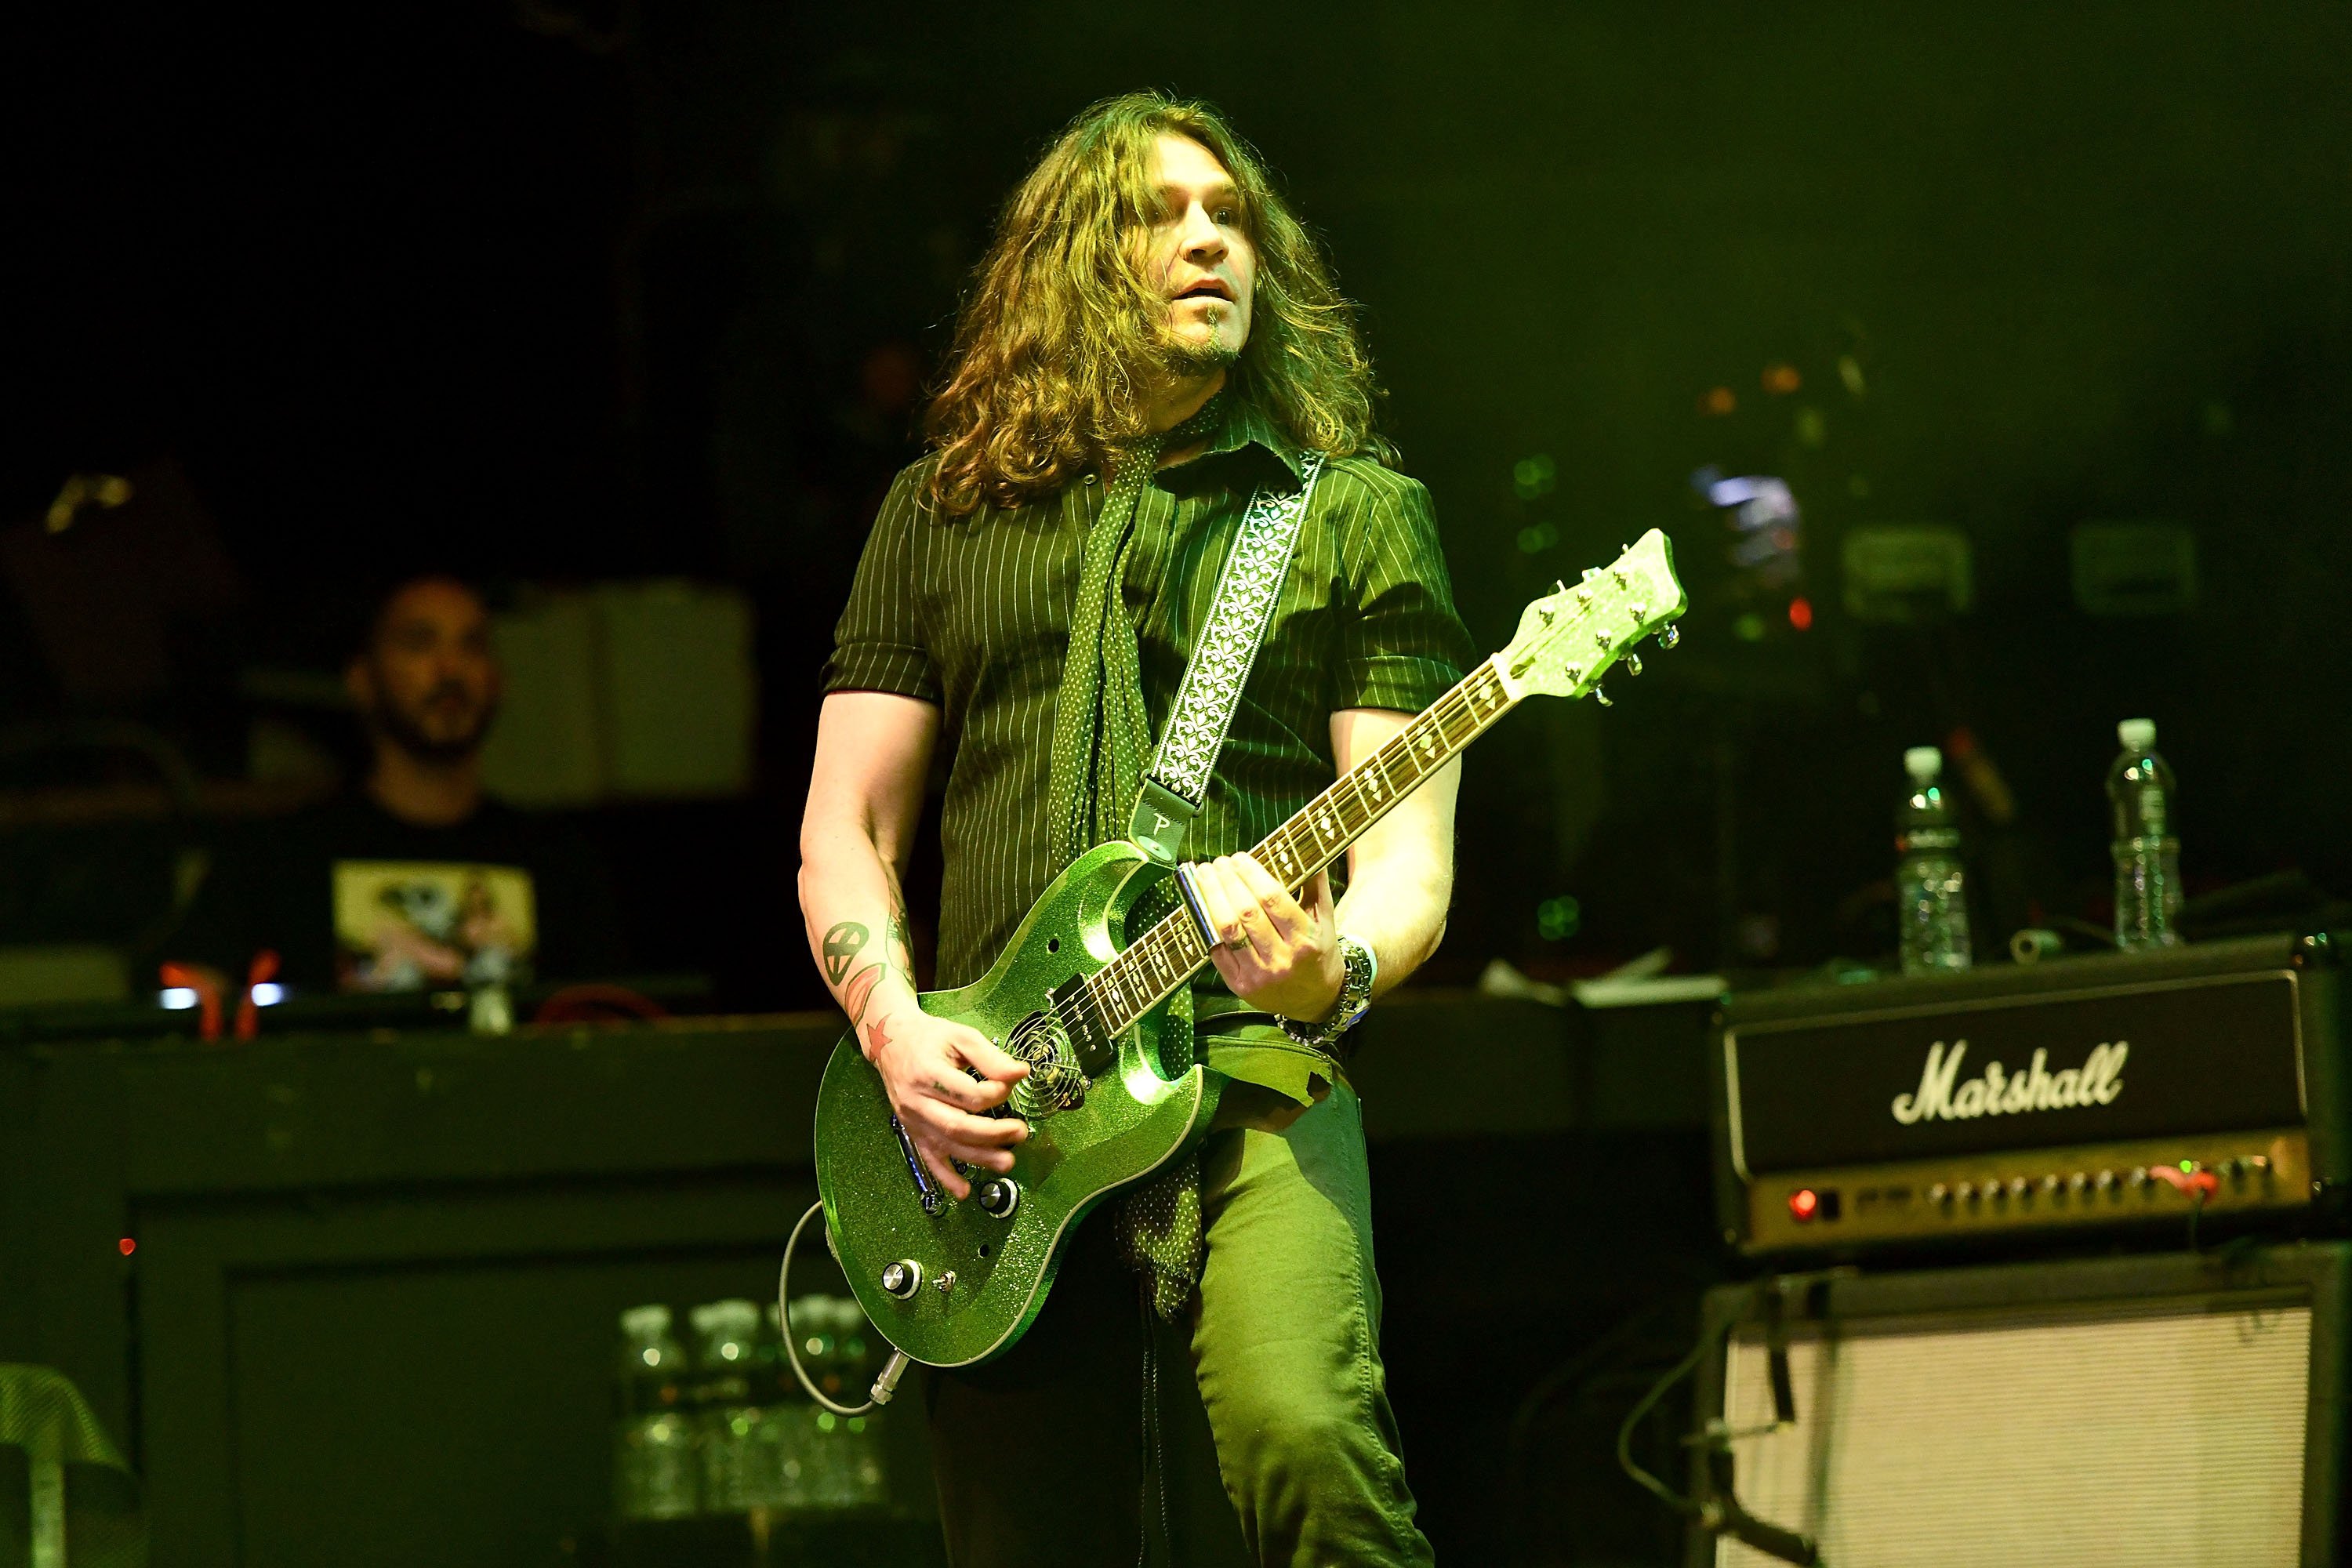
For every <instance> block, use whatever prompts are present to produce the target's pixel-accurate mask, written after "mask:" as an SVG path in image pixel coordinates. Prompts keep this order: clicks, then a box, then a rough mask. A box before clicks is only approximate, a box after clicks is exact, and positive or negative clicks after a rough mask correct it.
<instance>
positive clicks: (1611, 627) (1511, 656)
mask: <svg viewBox="0 0 2352 1568" xmlns="http://www.w3.org/2000/svg"><path fill="white" fill-rule="evenodd" d="M1688 603H1689V601H1688V600H1686V599H1685V597H1684V596H1683V585H1682V584H1681V583H1680V582H1678V581H1676V580H1675V552H1674V547H1673V546H1672V545H1670V544H1668V543H1667V542H1666V536H1665V535H1664V534H1663V533H1661V532H1659V531H1657V530H1656V529H1652V530H1650V531H1649V532H1647V533H1645V534H1643V535H1642V537H1641V538H1640V539H1638V540H1636V541H1635V542H1633V546H1632V548H1630V549H1628V550H1627V551H1626V552H1624V553H1623V554H1622V555H1620V556H1618V557H1617V559H1616V560H1615V561H1614V562H1613V563H1611V564H1610V565H1608V566H1604V567H1600V568H1596V569H1593V570H1591V571H1588V572H1586V573H1585V574H1584V580H1583V581H1582V582H1580V583H1578V584H1574V585H1572V586H1571V585H1569V584H1561V585H1560V586H1559V589H1558V590H1557V591H1556V592H1553V593H1550V594H1547V595H1544V596H1543V597H1542V598H1540V599H1538V600H1537V601H1535V603H1533V604H1531V605H1528V608H1527V613H1526V614H1525V615H1523V616H1520V617H1519V630H1518V635H1517V636H1516V637H1512V638H1511V646H1510V647H1507V648H1505V649H1504V650H1503V651H1502V652H1501V653H1499V654H1497V655H1496V656H1495V658H1496V664H1497V665H1498V666H1499V667H1500V668H1501V670H1502V672H1503V683H1504V686H1505V687H1506V689H1508V690H1509V692H1510V694H1511V696H1512V697H1513V699H1515V700H1516V699H1517V698H1521V697H1526V696H1531V695H1534V694H1537V693H1540V694H1542V695H1544V696H1547V697H1581V696H1583V695H1584V694H1585V693H1586V692H1588V691H1593V692H1597V691H1599V689H1600V687H1601V677H1602V676H1604V675H1606V674H1608V673H1609V669H1610V667H1611V666H1612V665H1614V664H1616V663H1617V662H1618V661H1619V660H1621V659H1628V658H1631V656H1632V654H1633V645H1634V644H1635V643H1638V642H1640V641H1641V640H1642V639H1643V637H1648V636H1650V635H1651V634H1652V633H1654V632H1655V633H1659V634H1660V636H1659V638H1658V641H1659V646H1661V647H1674V645H1675V636H1676V634H1675V629H1674V625H1673V623H1674V620H1675V616H1679V615H1681V614H1682V613H1683V611H1684V609H1685V607H1686V606H1687V605H1688ZM1630 668H1632V669H1633V671H1634V673H1636V674H1638V673H1640V671H1641V668H1642V667H1641V664H1640V661H1639V660H1638V659H1634V660H1633V661H1632V663H1631V665H1630ZM1601 701H1602V702H1603V703H1606V702H1607V701H1608V699H1607V698H1606V697H1602V698H1601Z"/></svg>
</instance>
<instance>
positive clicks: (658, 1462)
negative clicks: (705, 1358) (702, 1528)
mask: <svg viewBox="0 0 2352 1568" xmlns="http://www.w3.org/2000/svg"><path fill="white" fill-rule="evenodd" d="M620 1373H621V1377H620V1391H619V1392H620V1412H619V1415H618V1416H617V1417H616V1418H615V1420H614V1432H613V1511H614V1513H616V1514H618V1515H619V1516H620V1517H621V1518H623V1519H684V1518H686V1517H688V1515H690V1514H692V1513H693V1512H694V1511H695V1510H697V1509H698V1507H699V1506H700V1504H701V1491H700V1488H699V1487H698V1485H697V1479H698V1478H697V1475H696V1466H695V1456H694V1432H693V1428H692V1426H691V1424H690V1423H689V1422H688V1419H687V1413H686V1411H685V1410H684V1409H683V1408H682V1406H683V1405H684V1403H685V1399H686V1377H687V1367H686V1352H685V1351H684V1350H683V1349H681V1348H680V1347H679V1345H678V1342H677V1341H676V1340H675V1339H673V1338H671V1337H670V1331H669V1309H668V1308H667V1307H662V1306H651V1307H632V1308H630V1309H629V1310H627V1311H625V1312H624V1313H622V1314H621V1362H620Z"/></svg>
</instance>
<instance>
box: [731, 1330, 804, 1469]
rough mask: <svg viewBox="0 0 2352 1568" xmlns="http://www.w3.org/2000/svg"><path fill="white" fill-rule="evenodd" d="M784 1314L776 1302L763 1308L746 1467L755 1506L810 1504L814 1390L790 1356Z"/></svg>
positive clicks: (752, 1382)
mask: <svg viewBox="0 0 2352 1568" xmlns="http://www.w3.org/2000/svg"><path fill="white" fill-rule="evenodd" d="M782 1337H783V1336H782V1320H781V1318H780V1317H779V1315H778V1313H777V1311H776V1303H774V1302H773V1301H770V1302H768V1303H766V1304H765V1306H763V1307H762V1308H761V1323H760V1343H759V1350H758V1352H757V1354H756V1356H755V1357H754V1359H753V1363H752V1370H751V1394H752V1397H753V1399H754V1400H755V1401H756V1402H757V1404H758V1405H759V1407H760V1418H759V1420H758V1421H757V1422H756V1423H755V1424H754V1425H753V1426H752V1428H751V1437H750V1439H749V1442H750V1452H749V1454H748V1455H747V1456H746V1458H745V1468H746V1469H747V1470H748V1471H749V1472H750V1486H751V1492H752V1494H753V1498H754V1502H753V1506H754V1507H759V1508H772V1509H782V1510H786V1511H791V1510H797V1509H803V1508H806V1507H807V1506H808V1487H807V1484H806V1481H805V1479H804V1477H803V1471H804V1470H805V1468H806V1459H805V1457H804V1456H805V1455H806V1452H807V1449H808V1433H809V1430H810V1427H811V1426H812V1424H813V1423H812V1420H811V1416H810V1414H809V1412H810V1408H811V1406H810V1405H809V1400H808V1395H807V1394H804V1393H803V1392H802V1391H801V1385H800V1383H799V1381H798V1380H797V1379H795V1378H794V1377H793V1369H792V1368H791V1367H790V1366H789V1365H787V1364H786V1363H785V1362H784V1355H783V1344H782Z"/></svg>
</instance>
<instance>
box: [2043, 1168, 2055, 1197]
mask: <svg viewBox="0 0 2352 1568" xmlns="http://www.w3.org/2000/svg"><path fill="white" fill-rule="evenodd" d="M2041 1186H2042V1196H2043V1197H2046V1198H2054V1197H2056V1196H2057V1195H2058V1187H2059V1182H2058V1173H2057V1172H2055V1171H2053V1172H2051V1173H2049V1174H2048V1175H2046V1176H2044V1177H2042V1182H2041Z"/></svg>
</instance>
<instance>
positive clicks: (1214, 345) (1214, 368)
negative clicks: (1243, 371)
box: [1160, 338, 1242, 381]
mask: <svg viewBox="0 0 2352 1568" xmlns="http://www.w3.org/2000/svg"><path fill="white" fill-rule="evenodd" d="M1241 357H1242V351H1241V350H1239V349H1234V348H1227V347H1226V346H1225V345H1224V344H1223V343H1221V342H1217V341H1216V340H1215V339H1213V338H1212V339H1211V340H1210V341H1209V342H1205V343H1196V342H1186V341H1184V340H1181V339H1179V340H1178V341H1176V342H1171V343H1170V344H1168V346H1167V347H1166V348H1165V349H1163V350H1162V351H1161V352H1160V368H1161V369H1163V370H1165V371H1166V372H1167V373H1168V374H1170V375H1172V376H1174V377H1176V378H1177V379H1179V380H1181V381H1190V380H1192V379H1193V378H1194V377H1196V376H1203V375H1213V374H1216V373H1217V372H1218V371H1221V370H1231V369H1233V367H1234V365H1236V364H1238V363H1241Z"/></svg>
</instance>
